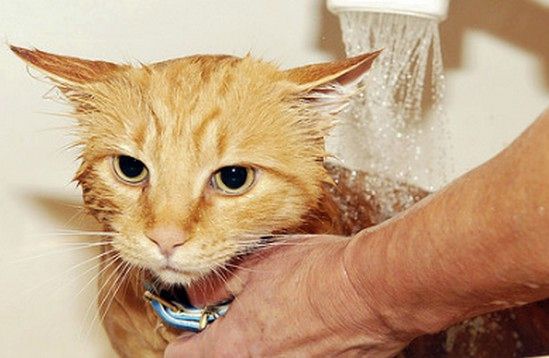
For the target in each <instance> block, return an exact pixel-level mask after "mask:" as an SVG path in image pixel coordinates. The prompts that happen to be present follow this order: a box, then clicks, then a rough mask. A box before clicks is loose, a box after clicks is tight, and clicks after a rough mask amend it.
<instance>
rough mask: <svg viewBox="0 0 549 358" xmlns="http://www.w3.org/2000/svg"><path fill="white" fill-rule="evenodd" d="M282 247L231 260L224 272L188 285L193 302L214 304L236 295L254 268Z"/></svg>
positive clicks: (188, 291)
mask: <svg viewBox="0 0 549 358" xmlns="http://www.w3.org/2000/svg"><path fill="white" fill-rule="evenodd" d="M279 249H280V248H272V249H269V250H262V251H260V252H256V253H253V254H250V255H246V256H243V257H240V258H238V259H235V260H232V261H231V262H229V264H228V265H227V267H226V268H225V269H224V270H223V271H222V272H217V273H210V274H209V275H207V276H206V277H204V278H203V279H201V280H199V281H197V282H195V283H193V284H191V285H190V286H189V287H187V294H188V295H189V300H190V301H191V304H193V305H194V306H197V307H202V306H207V305H212V304H215V303H218V302H221V301H224V300H227V299H230V298H232V297H236V296H237V295H238V294H239V293H240V292H241V291H242V289H243V288H244V286H245V285H246V283H247V282H248V280H249V278H250V274H251V273H253V272H255V271H254V268H255V267H256V266H257V265H259V264H261V263H262V262H264V260H267V259H268V258H269V256H272V255H273V254H274V252H275V251H278V250H279Z"/></svg>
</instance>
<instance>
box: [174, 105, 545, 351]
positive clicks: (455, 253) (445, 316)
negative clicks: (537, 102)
mask: <svg viewBox="0 0 549 358" xmlns="http://www.w3.org/2000/svg"><path fill="white" fill-rule="evenodd" d="M548 178H549V112H546V113H545V114H544V115H542V117H540V118H539V119H538V120H537V121H536V122H535V123H534V124H533V125H532V126H531V127H530V128H529V129H528V130H527V131H526V132H525V133H524V134H523V135H521V136H520V138H518V139H517V140H516V141H515V142H514V143H513V144H512V145H511V146H510V147H509V148H507V149H506V150H505V151H503V152H502V153H500V154H499V155H498V156H496V157H495V158H493V159H492V160H491V161H489V162H487V163H485V164H483V165H482V166H480V167H479V168H477V169H475V170H473V171H472V172H470V173H468V174H466V175H465V176H463V177H461V178H459V179H458V180H456V181H455V182H453V183H452V184H450V185H449V186H448V187H447V188H445V189H444V190H442V191H440V192H438V193H436V194H433V195H432V196H431V197H430V198H428V199H425V200H424V201H422V202H421V203H420V204H418V205H416V206H415V207H414V208H412V209H411V210H408V211H407V212H405V213H403V214H402V215H400V216H399V217H397V218H394V219H392V220H390V221H388V222H386V223H384V224H382V225H379V226H377V227H375V228H373V229H370V230H366V231H363V232H361V233H359V234H357V235H355V236H354V237H353V238H352V239H350V240H348V239H344V238H340V239H329V238H320V239H315V240H311V241H304V242H303V241H300V242H298V243H296V244H295V245H290V246H281V247H279V248H278V249H277V250H273V251H271V252H269V253H267V254H266V256H268V257H265V258H263V259H260V260H250V261H248V262H246V268H245V269H243V270H242V271H241V276H240V277H241V279H242V280H243V281H244V283H243V285H241V286H244V288H243V289H233V290H232V291H233V293H235V294H236V297H237V299H236V300H235V302H234V303H233V304H232V307H231V310H230V311H229V313H228V315H227V317H225V318H224V319H222V320H220V321H218V322H216V323H215V324H213V325H212V326H211V327H209V328H208V329H207V330H206V331H205V332H203V333H201V334H199V335H197V336H195V337H193V338H192V339H190V340H180V341H177V342H175V343H174V344H172V345H171V346H170V347H169V348H168V350H167V353H166V356H168V357H174V356H178V355H181V354H185V355H187V354H188V355H191V356H192V355H198V354H202V355H211V354H212V353H214V354H219V355H223V354H226V355H227V356H230V355H231V353H233V354H237V355H247V354H250V355H267V354H268V355H276V354H281V355H283V354H288V353H292V354H297V355H299V354H300V353H301V354H307V355H311V354H317V355H335V354H337V353H349V354H351V353H355V354H357V355H364V354H369V356H389V355H392V354H395V353H396V352H397V351H398V350H400V349H401V348H403V347H404V346H405V345H406V344H407V342H408V341H410V340H411V339H413V338H414V337H416V336H418V335H421V334H425V333H431V332H436V331H438V330H441V329H443V328H445V327H447V326H449V325H451V324H453V323H455V322H458V321H461V320H463V319H465V318H467V317H471V316H474V315H478V314H481V313H485V312H488V311H492V310H497V309H501V308H504V307H507V306H512V305H517V304H522V303H526V302H532V301H535V300H538V299H542V298H545V297H548V296H549V260H547V259H546V258H547V257H549V213H548V211H549V187H548V184H547V183H548V182H549V180H548Z"/></svg>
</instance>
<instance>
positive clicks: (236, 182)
mask: <svg viewBox="0 0 549 358" xmlns="http://www.w3.org/2000/svg"><path fill="white" fill-rule="evenodd" d="M254 179H255V170H254V169H253V168H250V167H244V166H229V167H223V168H221V169H219V170H218V171H217V172H215V173H214V175H213V176H212V186H213V188H214V189H216V190H219V191H221V192H222V193H224V194H227V195H239V194H243V193H245V192H246V191H247V190H248V189H250V187H251V186H252V184H253V183H254Z"/></svg>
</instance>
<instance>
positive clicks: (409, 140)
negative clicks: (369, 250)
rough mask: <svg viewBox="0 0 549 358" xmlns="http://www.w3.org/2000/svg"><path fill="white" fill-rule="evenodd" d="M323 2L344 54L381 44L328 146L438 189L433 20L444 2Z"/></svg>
mask: <svg viewBox="0 0 549 358" xmlns="http://www.w3.org/2000/svg"><path fill="white" fill-rule="evenodd" d="M328 8H329V9H330V11H332V12H333V13H335V14H337V15H338V16H339V18H340V22H341V29H342V33H343V41H344V43H345V49H346V52H347V55H348V56H354V55H358V54H360V53H365V52H371V51H375V50H379V49H383V52H382V54H381V56H380V57H379V59H378V60H377V61H376V63H375V64H374V66H373V67H372V68H371V70H370V71H369V73H368V74H367V75H366V77H365V79H364V83H363V87H364V89H363V90H362V91H361V92H360V93H359V94H358V95H357V96H356V99H355V101H354V103H353V105H352V106H351V108H350V110H349V111H348V113H347V115H346V116H344V118H343V119H342V121H341V123H340V125H339V126H337V128H336V129H335V131H334V136H333V137H332V138H330V139H329V141H328V146H329V148H330V149H331V150H332V151H333V152H335V153H336V155H337V156H338V157H339V158H340V159H341V160H342V161H343V162H344V164H345V165H346V166H348V167H351V168H356V169H360V170H364V171H366V172H370V173H374V174H377V175H381V176H383V177H386V178H390V179H393V180H396V181H400V182H406V183H410V184H415V185H419V186H421V187H423V188H426V189H429V190H434V189H436V188H438V187H439V186H440V185H442V184H443V183H444V181H445V173H446V167H447V161H448V160H447V158H446V154H445V152H446V151H445V145H446V144H447V143H446V142H447V135H446V130H445V116H444V112H443V110H442V106H441V105H442V97H443V93H444V74H443V65H442V55H441V50H440V39H439V32H438V24H439V22H440V21H442V20H444V19H445V17H446V14H447V10H448V0H416V1H410V0H377V1H375V0H328ZM387 190H388V191H390V188H387Z"/></svg>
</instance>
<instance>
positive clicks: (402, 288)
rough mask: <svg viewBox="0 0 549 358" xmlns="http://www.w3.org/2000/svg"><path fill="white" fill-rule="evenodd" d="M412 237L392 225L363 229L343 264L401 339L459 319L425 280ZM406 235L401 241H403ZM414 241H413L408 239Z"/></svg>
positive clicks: (354, 281) (407, 339)
mask: <svg viewBox="0 0 549 358" xmlns="http://www.w3.org/2000/svg"><path fill="white" fill-rule="evenodd" d="M402 239H408V237H406V236H403V235H402V234H400V235H397V234H396V233H394V232H393V229H392V228H391V226H390V225H383V226H382V227H380V228H377V229H374V230H369V231H364V232H361V233H359V234H357V235H355V237H353V239H352V240H351V241H349V243H348V245H347V247H346V249H345V253H344V265H345V267H346V270H347V275H348V277H349V281H350V282H351V283H352V285H353V287H355V290H357V292H358V295H359V296H360V297H362V299H363V300H364V301H365V302H366V303H365V304H367V305H368V306H370V307H371V309H372V310H373V311H375V312H376V313H377V315H378V317H379V320H380V321H381V322H383V323H384V325H385V327H386V329H387V331H388V332H390V334H391V335H393V336H394V337H398V339H399V340H401V341H410V340H412V339H414V338H416V337H418V336H421V335H424V334H431V333H435V332H438V331H440V330H441V329H443V328H445V327H446V326H447V325H448V324H449V323H450V322H453V321H455V319H456V316H457V315H456V312H454V310H453V308H452V306H451V305H446V304H443V303H442V301H441V299H440V297H436V298H435V297H434V295H436V294H437V293H436V288H435V289H434V290H431V287H429V286H430V284H434V282H432V283H429V282H427V281H429V280H431V279H432V276H431V277H429V276H430V273H429V272H421V271H425V270H424V269H425V268H424V267H421V268H420V267H419V266H421V265H418V267H416V266H415V262H417V260H421V258H420V257H417V256H416V254H417V253H418V252H417V250H415V248H414V247H412V246H413V245H412V246H411V245H409V244H410V242H407V241H408V240H402ZM401 240H402V241H401ZM410 241H412V240H410Z"/></svg>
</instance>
